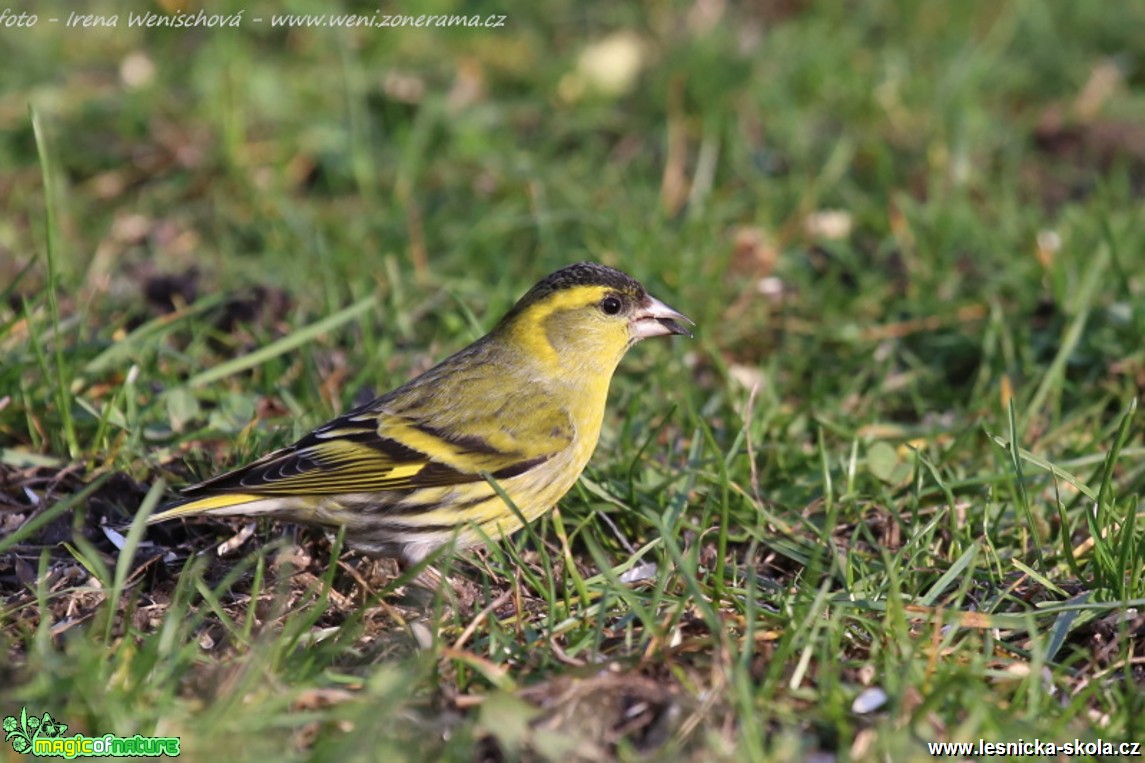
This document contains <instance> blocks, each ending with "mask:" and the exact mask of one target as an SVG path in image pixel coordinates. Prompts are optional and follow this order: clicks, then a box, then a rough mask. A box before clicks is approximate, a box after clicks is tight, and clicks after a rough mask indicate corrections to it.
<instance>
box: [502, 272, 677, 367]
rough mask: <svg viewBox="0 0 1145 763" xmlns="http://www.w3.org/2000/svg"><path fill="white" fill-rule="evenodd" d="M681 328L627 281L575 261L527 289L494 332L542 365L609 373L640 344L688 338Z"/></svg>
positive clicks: (667, 310) (635, 283)
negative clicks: (673, 336)
mask: <svg viewBox="0 0 1145 763" xmlns="http://www.w3.org/2000/svg"><path fill="white" fill-rule="evenodd" d="M682 323H688V324H692V323H693V322H692V320H691V319H690V318H688V317H687V316H685V315H683V314H682V313H680V312H678V311H676V310H674V309H672V308H671V307H669V306H668V305H666V304H664V303H663V302H661V301H660V300H658V299H656V298H655V297H653V296H652V295H650V294H649V293H648V292H647V291H645V289H644V287H643V286H641V285H640V282H639V281H637V280H636V279H634V278H633V277H632V276H629V275H627V274H626V273H622V272H621V271H619V270H616V269H614V268H610V267H607V266H605V265H598V264H596V263H593V262H581V263H578V264H576V265H569V266H568V267H565V268H561V269H560V270H558V271H556V272H555V273H553V274H552V275H550V276H548V277H547V278H545V279H544V280H542V281H541V282H539V283H538V284H537V285H536V286H534V287H533V288H532V289H530V290H529V291H528V292H527V293H526V294H525V296H523V297H521V299H520V300H518V302H517V304H516V305H514V306H513V309H512V310H510V311H509V313H508V314H507V315H506V316H505V317H504V318H503V319H501V323H500V324H498V327H497V330H498V331H505V332H507V333H508V335H509V336H510V337H512V339H513V341H515V342H516V343H517V344H518V345H519V346H521V347H523V348H525V349H526V351H528V352H529V353H530V354H531V355H533V356H534V357H536V358H538V359H540V360H542V361H544V362H549V363H559V364H560V365H562V366H564V367H566V368H569V369H577V368H583V369H588V368H597V369H599V370H606V371H607V372H608V373H609V374H611V373H612V371H613V370H614V369H615V368H616V364H617V363H619V362H620V358H621V357H623V355H624V353H625V351H626V350H627V349H628V348H629V347H631V346H632V345H634V344H636V343H637V342H639V341H640V340H641V339H647V338H648V337H653V336H668V335H671V334H683V335H685V336H689V337H690V336H691V335H692V333H691V332H690V331H689V330H688V329H687V328H685V327H684V326H683V325H682ZM693 325H694V324H693Z"/></svg>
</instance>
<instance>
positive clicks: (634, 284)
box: [502, 262, 645, 320]
mask: <svg viewBox="0 0 1145 763" xmlns="http://www.w3.org/2000/svg"><path fill="white" fill-rule="evenodd" d="M574 286H605V287H608V288H610V289H615V290H616V291H618V292H620V293H622V294H627V295H628V296H630V297H632V298H633V300H635V301H637V302H638V301H640V300H642V299H643V298H644V296H645V291H644V287H643V286H641V285H640V282H639V281H637V280H636V279H635V278H633V277H632V276H630V275H628V274H627V273H624V272H622V271H619V270H617V269H616V268H610V267H608V266H607V265H601V264H600V263H597V262H578V263H576V264H575V265H569V266H567V267H563V268H561V269H560V270H558V271H556V272H555V273H552V274H550V275H548V276H546V277H545V278H543V279H542V280H541V281H539V282H538V283H537V285H536V286H534V287H533V288H531V289H529V291H527V292H526V293H525V296H523V297H521V298H520V299H519V300H517V304H515V305H513V309H512V310H510V311H509V314H508V315H506V316H505V318H506V319H507V318H510V317H512V316H514V315H516V314H517V313H519V312H521V311H522V310H524V309H525V308H526V307H528V306H529V305H533V304H536V303H537V302H540V301H541V300H542V299H544V298H545V297H547V296H549V295H550V294H553V293H555V292H558V291H562V290H564V289H570V288H572V287H574ZM502 320H504V319H502Z"/></svg>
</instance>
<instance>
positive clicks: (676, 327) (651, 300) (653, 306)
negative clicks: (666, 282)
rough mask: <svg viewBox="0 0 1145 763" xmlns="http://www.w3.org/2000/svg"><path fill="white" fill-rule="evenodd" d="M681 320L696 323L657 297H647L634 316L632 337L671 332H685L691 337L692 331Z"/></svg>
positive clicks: (645, 337) (639, 337)
mask: <svg viewBox="0 0 1145 763" xmlns="http://www.w3.org/2000/svg"><path fill="white" fill-rule="evenodd" d="M679 321H684V322H685V323H687V324H689V325H691V326H695V325H696V322H695V321H693V320H692V319H691V318H689V317H688V316H686V315H684V314H683V313H681V312H680V311H679V310H673V309H672V308H670V307H668V306H667V305H665V304H664V303H663V302H661V301H660V300H658V299H656V298H655V297H645V298H644V303H643V304H642V305H641V306H640V308H639V309H638V310H637V311H636V313H635V314H634V315H633V316H632V324H631V331H632V338H633V339H647V338H648V337H651V336H667V335H669V334H683V335H684V336H686V337H688V338H691V336H692V332H691V331H689V330H688V329H686V328H684V327H683V326H681V325H680V323H679Z"/></svg>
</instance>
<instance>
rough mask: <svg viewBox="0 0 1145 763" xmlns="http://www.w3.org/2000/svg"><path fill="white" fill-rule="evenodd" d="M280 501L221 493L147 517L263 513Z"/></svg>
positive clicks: (163, 518) (153, 521)
mask: <svg viewBox="0 0 1145 763" xmlns="http://www.w3.org/2000/svg"><path fill="white" fill-rule="evenodd" d="M279 503H280V501H278V500H276V499H273V498H271V499H268V498H266V496H261V495H252V494H250V493H220V494H218V495H208V496H205V497H203V498H192V499H191V500H188V501H184V502H182V503H177V504H175V505H174V506H169V507H167V508H165V509H164V510H163V511H161V512H159V513H158V514H154V515H152V516H150V517H148V518H147V524H149V525H153V524H157V523H159V522H166V521H167V520H168V519H175V518H176V517H190V516H194V515H196V514H219V515H229V514H262V513H265V512H270V511H273V510H275V509H276V508H278V506H277V504H279Z"/></svg>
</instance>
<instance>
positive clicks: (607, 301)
mask: <svg viewBox="0 0 1145 763" xmlns="http://www.w3.org/2000/svg"><path fill="white" fill-rule="evenodd" d="M620 307H621V305H620V297H616V296H613V295H612V294H609V295H608V296H607V297H605V298H604V299H602V300H601V302H600V309H601V310H603V311H604V313H605V315H616V314H617V313H619V312H620Z"/></svg>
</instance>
